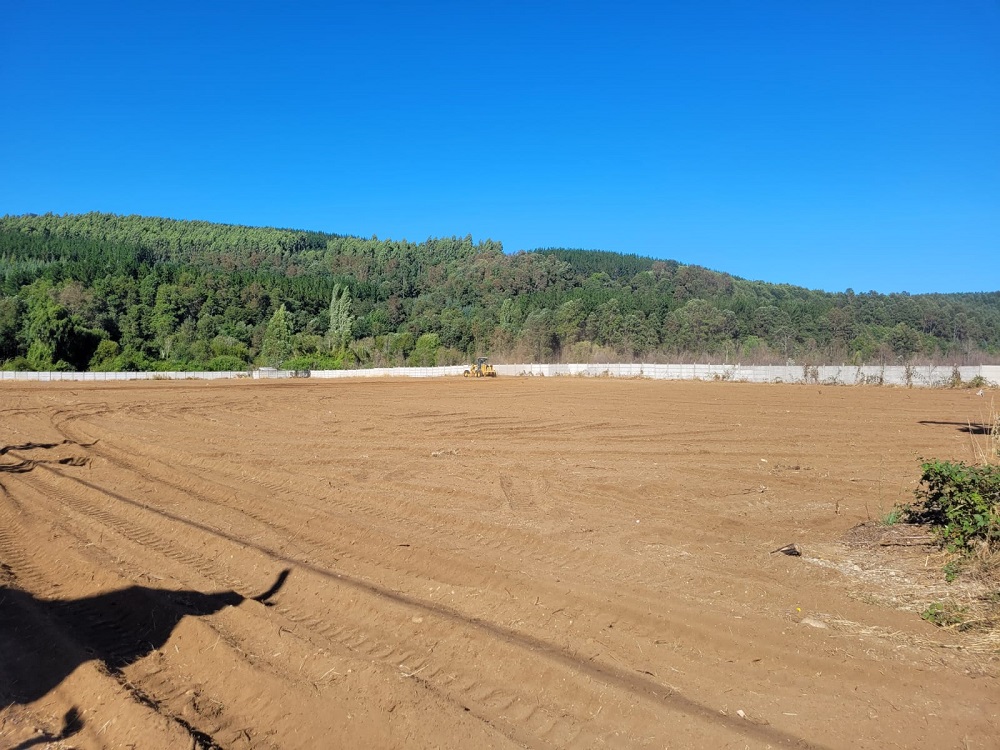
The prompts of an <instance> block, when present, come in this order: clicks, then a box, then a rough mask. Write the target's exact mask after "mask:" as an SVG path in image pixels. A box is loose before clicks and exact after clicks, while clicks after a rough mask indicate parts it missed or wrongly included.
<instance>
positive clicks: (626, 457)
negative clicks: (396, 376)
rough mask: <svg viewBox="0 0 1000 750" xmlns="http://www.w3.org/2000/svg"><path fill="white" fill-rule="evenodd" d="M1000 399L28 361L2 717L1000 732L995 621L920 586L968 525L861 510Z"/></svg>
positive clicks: (614, 738)
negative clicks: (117, 369) (942, 614)
mask: <svg viewBox="0 0 1000 750" xmlns="http://www.w3.org/2000/svg"><path fill="white" fill-rule="evenodd" d="M982 407H983V399H977V398H976V396H975V394H974V393H971V392H963V391H942V390H907V389H888V388H846V387H817V386H802V385H798V386H792V385H747V384H737V383H698V382H682V383H679V382H654V381H645V380H610V379H609V380H599V379H569V378H567V379H539V378H534V379H533V378H517V379H515V378H498V379H495V380H494V379H489V380H483V381H477V380H465V379H462V378H457V379H447V380H443V379H442V380H374V381H362V380H356V381H323V382H320V381H293V382H280V383H279V382H249V381H240V382H236V381H232V382H222V383H195V382H154V383H124V384H115V385H104V384H99V385H98V384H95V385H85V384H80V383H65V384H49V385H44V384H14V383H5V384H3V385H2V386H0V447H3V446H6V448H5V449H4V450H3V451H2V452H0V485H2V489H0V586H2V588H0V747H4V748H21V749H22V750H25V749H26V748H29V747H40V746H48V747H55V748H70V747H76V748H144V749H152V750H158V749H159V748H170V749H173V748H190V747H194V748H320V747H357V748H362V747H365V748H434V747H442V748H512V747H529V748H551V747H558V748H601V747H621V748H633V747H659V748H662V747H677V748H687V747H692V748H693V747H713V748H744V747H751V748H758V747H760V748H763V747H802V748H820V747H827V748H922V747H926V748H931V747H933V748H987V747H989V748H996V747H997V743H998V739H997V738H998V737H1000V686H998V681H997V673H998V665H1000V664H998V658H1000V657H998V652H997V648H996V643H995V642H990V641H988V640H986V641H984V640H983V639H982V638H979V637H977V636H974V635H970V634H963V633H959V632H956V631H953V630H947V629H942V628H939V627H935V626H934V625H932V624H930V623H927V622H924V621H923V620H921V619H920V617H919V612H920V611H921V610H922V609H923V608H924V607H926V605H927V604H928V603H929V602H930V601H935V600H940V599H941V598H942V597H948V596H951V595H952V594H953V593H955V592H958V593H961V591H962V589H961V588H949V587H948V585H947V584H945V583H944V582H943V576H942V573H941V565H942V564H943V561H944V557H943V556H942V553H941V552H940V551H938V550H937V549H936V548H935V547H933V546H932V545H929V544H926V541H927V540H926V538H923V539H921V536H920V531H919V530H914V531H913V533H912V534H910V533H908V532H900V531H898V530H897V531H894V532H893V533H892V534H890V535H889V536H887V537H883V536H882V535H881V534H880V532H879V531H878V529H877V527H875V526H873V525H870V524H869V525H868V526H865V527H863V528H862V529H861V530H857V529H856V527H858V525H859V524H862V523H867V522H870V521H874V520H876V519H878V518H879V517H880V516H881V515H883V514H885V513H886V512H887V511H888V510H889V509H890V508H891V507H892V506H893V504H894V503H897V502H901V501H906V500H908V499H910V497H911V496H912V490H913V489H914V487H915V485H916V480H917V478H918V476H919V459H920V457H928V458H930V457H937V458H953V459H964V460H971V459H972V458H973V457H974V443H973V441H974V440H976V439H977V436H975V435H973V434H970V433H969V431H968V430H966V429H963V425H968V424H969V423H970V422H978V421H980V420H981V417H982V414H981V413H980V412H981V411H982ZM852 529H853V530H854V531H852ZM790 543H795V544H796V545H797V546H798V548H799V550H800V551H801V553H802V554H801V555H800V556H788V555H785V554H781V553H775V552H774V550H776V549H778V548H780V547H782V546H784V545H786V544H790ZM284 570H290V573H289V574H288V576H287V578H284V577H283V576H282V571H284ZM254 597H257V598H256V599H255V598H254Z"/></svg>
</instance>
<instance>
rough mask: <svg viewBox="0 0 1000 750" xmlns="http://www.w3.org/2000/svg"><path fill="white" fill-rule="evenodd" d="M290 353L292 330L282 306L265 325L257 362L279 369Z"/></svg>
mask: <svg viewBox="0 0 1000 750" xmlns="http://www.w3.org/2000/svg"><path fill="white" fill-rule="evenodd" d="M291 353H292V329H291V327H290V326H289V324H288V311H287V310H286V309H285V306H284V305H282V306H281V307H279V308H278V309H277V310H275V311H274V315H272V316H271V320H269V321H268V323H267V329H266V330H265V331H264V339H263V341H261V345H260V356H259V357H258V360H259V361H260V363H261V364H263V365H266V366H268V367H280V366H281V364H282V362H284V361H285V360H286V359H288V357H289V355H290V354H291Z"/></svg>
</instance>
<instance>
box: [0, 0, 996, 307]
mask: <svg viewBox="0 0 1000 750" xmlns="http://www.w3.org/2000/svg"><path fill="white" fill-rule="evenodd" d="M0 83H2V96H0V102H2V103H0V214H4V213H6V214H20V213H26V212H34V213H44V212H47V211H52V212H55V213H78V212H85V211H92V210H98V211H109V212H115V213H123V214H133V213H135V214H144V215H153V216H167V217H172V218H181V219H205V220H209V221H220V222H226V223H234V224H249V225H266V226H279V227H292V228H298V229H315V230H322V231H328V232H337V233H343V234H356V235H361V236H371V235H378V236H379V237H382V238H394V239H403V238H406V239H409V240H414V241H420V240H424V239H427V238H428V237H432V236H433V237H437V236H451V235H459V236H464V235H466V234H471V235H472V236H473V237H474V238H475V239H486V238H492V239H495V240H499V241H501V242H503V244H504V247H505V249H506V250H507V251H511V252H512V251H517V250H520V249H532V248H537V247H573V248H586V249H600V250H612V251H616V252H624V253H637V254H640V255H648V256H653V257H659V258H672V259H675V260H678V261H680V262H683V263H696V264H699V265H703V266H706V267H709V268H713V269H716V270H720V271H726V272H729V273H733V274H736V275H738V276H743V277H746V278H751V279H763V280H765V281H771V282H776V283H789V284H796V285H800V286H806V287H810V288H815V289H826V290H829V291H842V290H844V289H846V288H848V287H850V288H853V289H854V290H855V291H868V290H872V289H874V290H876V291H880V292H897V291H908V292H911V293H921V292H930V291H941V292H951V291H993V290H1000V0H941V1H940V2H922V1H921V0H911V1H910V2H896V1H895V0H879V2H874V3H872V2H862V1H861V0H838V1H837V2H832V1H831V2H827V1H826V0H809V1H808V2H803V1H802V0H787V1H785V2H772V1H769V0H752V1H750V0H697V1H696V0H687V1H686V2H660V3H629V2H621V1H619V2H588V1H587V0H578V1H577V2H560V1H556V2H539V1H538V0H535V2H519V1H518V0H507V1H505V2H476V1H475V0H466V1H465V2H426V3H414V2H355V3H349V4H348V3H337V2H267V3H265V2H254V1H253V0H242V1H241V2H213V1H208V2H206V1H205V0H201V1H200V2H197V3H194V2H187V1H185V0H174V1H172V2H169V3H166V2H163V3H157V4H156V5H155V6H153V4H150V3H136V2H100V1H97V2H87V3H79V2H46V1H45V0H31V1H30V2H29V1H28V0H9V1H8V2H6V3H4V7H3V14H2V21H0Z"/></svg>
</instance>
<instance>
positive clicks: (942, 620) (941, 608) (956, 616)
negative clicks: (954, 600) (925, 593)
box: [920, 602, 966, 628]
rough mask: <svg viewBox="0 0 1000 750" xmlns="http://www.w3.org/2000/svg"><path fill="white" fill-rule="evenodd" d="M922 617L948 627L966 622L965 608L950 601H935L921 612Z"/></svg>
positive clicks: (939, 625)
mask: <svg viewBox="0 0 1000 750" xmlns="http://www.w3.org/2000/svg"><path fill="white" fill-rule="evenodd" d="M920 617H921V618H922V619H924V620H926V621H927V622H929V623H932V624H934V625H937V626H938V627H942V628H947V627H952V626H955V625H961V624H962V623H963V622H965V619H966V615H965V608H964V607H960V606H958V605H956V604H950V603H948V602H934V603H933V604H931V605H930V606H929V607H928V608H927V609H925V610H924V611H923V612H921V613H920Z"/></svg>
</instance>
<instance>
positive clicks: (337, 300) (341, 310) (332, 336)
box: [327, 284, 354, 352]
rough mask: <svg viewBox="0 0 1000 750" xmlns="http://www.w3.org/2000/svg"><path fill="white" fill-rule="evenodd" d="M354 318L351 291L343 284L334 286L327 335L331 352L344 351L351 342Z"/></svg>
mask: <svg viewBox="0 0 1000 750" xmlns="http://www.w3.org/2000/svg"><path fill="white" fill-rule="evenodd" d="M353 324H354V316H353V315H351V290H350V289H348V288H347V287H346V286H344V285H343V284H334V285H333V293H332V294H331V295H330V330H329V333H328V334H327V336H328V338H329V342H330V350H331V351H335V352H340V351H343V350H344V348H345V347H346V346H347V343H348V342H349V341H350V340H351V327H352V325H353Z"/></svg>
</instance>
